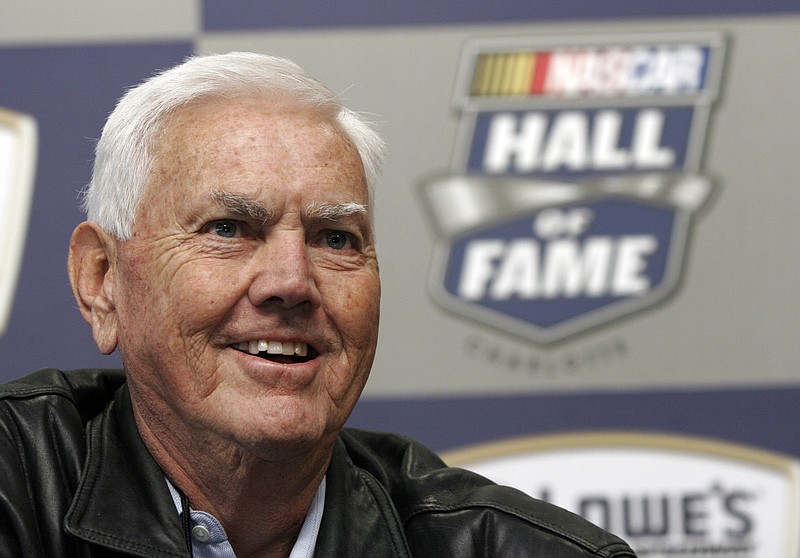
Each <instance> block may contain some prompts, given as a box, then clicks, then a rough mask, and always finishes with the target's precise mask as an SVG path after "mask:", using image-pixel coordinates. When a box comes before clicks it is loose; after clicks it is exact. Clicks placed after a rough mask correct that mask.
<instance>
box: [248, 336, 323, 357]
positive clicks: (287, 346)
mask: <svg viewBox="0 0 800 558" xmlns="http://www.w3.org/2000/svg"><path fill="white" fill-rule="evenodd" d="M235 347H236V348H237V349H239V350H240V351H246V352H248V353H250V354H251V355H257V354H258V353H260V352H266V353H269V354H271V355H286V356H291V355H296V356H300V357H304V356H308V344H307V343H293V342H291V341H286V342H285V343H281V342H280V341H267V340H264V339H259V340H256V341H242V342H241V343H237V344H236V345H235Z"/></svg>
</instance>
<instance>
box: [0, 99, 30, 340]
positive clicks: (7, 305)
mask: <svg viewBox="0 0 800 558" xmlns="http://www.w3.org/2000/svg"><path fill="white" fill-rule="evenodd" d="M36 130H37V128H36V121H35V120H34V119H33V117H31V116H29V115H26V114H21V113H18V112H14V111H11V110H7V109H3V108H0V222H2V223H3V234H2V235H0V335H2V334H3V332H4V331H5V329H6V326H7V324H8V318H9V316H10V314H11V305H12V302H13V299H14V291H15V287H16V283H17V277H18V276H19V267H20V265H21V263H22V250H23V248H24V246H25V238H26V233H27V228H28V226H27V225H28V213H29V211H30V203H31V198H32V194H33V177H34V171H35V167H36V150H37V132H36Z"/></svg>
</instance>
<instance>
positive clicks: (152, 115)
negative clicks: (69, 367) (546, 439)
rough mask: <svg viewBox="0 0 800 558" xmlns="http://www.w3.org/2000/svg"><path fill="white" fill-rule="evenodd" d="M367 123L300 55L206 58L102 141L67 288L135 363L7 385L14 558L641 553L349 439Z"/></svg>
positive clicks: (377, 445) (165, 79)
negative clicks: (299, 62)
mask: <svg viewBox="0 0 800 558" xmlns="http://www.w3.org/2000/svg"><path fill="white" fill-rule="evenodd" d="M381 153H382V142H381V140H380V139H379V137H378V136H377V135H376V134H375V133H374V132H373V131H372V129H371V128H370V127H369V126H368V125H367V124H366V123H364V122H363V121H362V120H361V119H360V118H359V117H358V116H356V115H355V114H354V113H352V112H351V111H349V110H347V109H345V108H343V107H342V106H341V104H340V103H339V101H338V100H337V98H336V97H335V96H334V95H332V94H331V93H330V92H329V91H328V90H327V89H325V88H324V87H323V86H321V85H320V84H319V83H318V82H317V81H315V80H314V79H312V78H311V77H309V76H308V75H307V74H306V73H305V72H304V71H303V70H301V69H300V68H298V67H297V66H296V65H294V64H293V63H291V62H289V61H286V60H283V59H279V58H274V57H269V56H263V55H256V54H247V53H231V54H227V55H218V56H208V57H196V58H193V59H190V60H188V61H187V62H185V63H184V64H181V65H180V66H178V67H176V68H173V69H172V70H168V71H166V72H164V73H162V74H160V75H158V76H156V77H154V78H152V79H150V80H148V81H146V82H145V83H143V84H142V85H140V86H139V87H137V88H134V89H132V90H131V91H129V92H128V93H127V94H126V95H125V96H124V97H123V98H122V100H121V101H120V103H119V105H118V106H117V108H116V109H115V111H114V113H113V114H112V115H111V116H110V118H109V120H108V122H107V124H106V127H105V129H104V130H103V135H102V137H101V139H100V141H99V143H98V146H97V158H96V162H95V168H94V175H93V177H92V182H91V184H90V186H89V188H88V189H87V192H86V208H87V212H88V220H87V221H86V222H84V223H82V224H80V225H79V226H78V227H77V228H76V230H75V232H74V234H73V237H72V241H71V244H70V254H69V276H70V281H71V284H72V286H73V291H74V293H75V298H76V300H77V303H78V307H79V309H80V311H81V313H82V314H83V317H84V318H85V319H86V321H87V322H88V323H89V325H90V326H91V329H92V333H93V335H94V340H95V342H96V344H97V346H98V347H99V349H100V351H102V352H103V353H111V352H112V351H114V350H116V349H119V351H120V355H121V357H122V361H123V363H124V366H125V371H124V373H123V372H122V371H110V370H80V371H72V372H61V371H58V370H54V369H48V370H42V371H39V372H36V373H34V374H32V375H30V376H28V377H26V378H23V379H21V380H18V381H16V382H12V383H11V384H9V385H7V386H4V387H3V388H2V391H0V470H2V478H0V555H2V556H20V557H23V556H24V557H26V558H31V557H78V556H81V557H83V556H86V557H88V556H162V557H168V556H169V557H177V556H192V555H193V556H195V557H198V556H220V557H222V556H234V555H235V556H239V557H240V558H241V557H250V556H265V557H266V556H270V557H272V556H281V557H286V556H290V557H293V558H294V557H304V556H309V557H310V556H331V557H346V556H347V557H349V556H365V557H366V556H368V557H390V556H391V557H401V556H431V557H436V558H442V557H450V556H453V557H478V556H481V557H483V556H538V557H542V558H558V557H564V558H566V557H581V556H604V557H631V556H633V553H632V552H631V550H630V549H629V548H628V547H627V546H626V545H625V543H623V542H622V541H620V540H619V539H617V538H616V537H614V536H612V535H609V534H607V533H605V532H603V531H601V530H600V529H598V528H596V527H594V526H592V525H590V524H588V523H587V522H585V521H583V520H582V519H580V518H578V517H576V516H574V515H572V514H569V513H567V512H565V511H563V510H560V509H558V508H555V507H553V506H550V505H548V504H545V503H543V502H538V501H535V500H533V499H530V498H528V497H526V496H524V495H522V494H521V493H519V492H517V491H514V490H512V489H508V488H503V487H499V486H495V485H493V484H491V483H490V482H488V481H486V480H485V479H482V478H480V477H477V476H475V475H472V474H470V473H467V472H464V471H460V470H456V469H448V468H446V467H445V466H444V465H443V464H442V463H441V462H440V461H439V460H438V458H437V457H436V456H435V455H434V454H433V453H431V452H430V451H428V450H426V449H425V448H423V447H421V446H420V445H418V444H416V443H414V442H412V441H410V440H407V439H403V438H399V437H395V436H388V435H381V434H375V433H368V432H361V431H349V430H347V429H344V430H343V425H344V423H345V421H346V419H347V417H348V415H349V414H350V411H351V410H352V408H353V406H354V405H355V403H356V401H357V399H358V397H359V395H360V393H361V390H362V388H363V387H364V384H365V382H366V381H367V377H368V375H369V371H370V367H371V365H372V360H373V356H374V354H375V346H376V342H377V331H378V314H379V298H380V282H379V276H378V262H377V259H376V253H375V242H374V237H373V230H372V222H371V208H372V196H371V188H372V184H373V183H374V181H375V178H376V174H377V172H378V167H379V165H380V161H381V158H382V155H381Z"/></svg>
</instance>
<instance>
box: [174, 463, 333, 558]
mask: <svg viewBox="0 0 800 558" xmlns="http://www.w3.org/2000/svg"><path fill="white" fill-rule="evenodd" d="M164 479H165V480H166V481H167V487H168V488H169V493H170V495H171V496H172V501H173V503H174V504H175V509H176V510H177V511H178V515H180V514H182V513H183V504H182V503H181V494H180V492H179V491H178V489H177V488H175V485H173V484H172V482H170V480H169V479H168V478H166V477H164ZM324 509H325V477H322V482H320V483H319V487H317V492H316V493H315V494H314V498H313V499H312V500H311V505H310V506H309V508H308V513H306V518H305V521H304V522H303V526H302V527H301V528H300V534H299V535H298V536H297V540H296V541H295V543H294V547H293V548H292V552H291V553H290V554H289V558H312V557H313V556H314V548H315V547H316V545H317V535H318V534H319V526H320V524H321V523H322V512H323V510H324ZM201 516H202V517H201ZM189 517H190V518H191V520H192V523H193V524H194V523H197V522H198V521H199V520H202V521H203V522H205V523H208V522H209V521H212V522H213V523H215V524H216V526H218V528H219V531H218V532H221V533H223V534H224V533H225V531H224V529H223V528H222V525H221V524H220V523H219V521H218V520H217V519H216V518H215V517H214V516H212V515H210V514H208V513H205V512H198V511H196V510H193V509H191V508H189ZM226 539H227V536H226ZM192 545H193V546H195V542H194V540H193V541H192Z"/></svg>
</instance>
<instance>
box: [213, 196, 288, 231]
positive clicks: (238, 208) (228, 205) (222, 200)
mask: <svg viewBox="0 0 800 558" xmlns="http://www.w3.org/2000/svg"><path fill="white" fill-rule="evenodd" d="M209 195H210V196H211V199H212V200H214V201H215V202H216V203H218V204H220V205H221V206H222V207H224V208H225V209H227V210H228V211H230V212H231V213H235V214H236V215H242V216H244V217H249V218H250V219H254V220H256V221H261V222H262V223H266V222H267V221H269V220H270V219H271V218H272V216H273V211H272V210H271V209H270V208H268V207H266V206H265V205H263V204H261V203H259V202H257V201H255V200H253V199H251V198H248V197H247V196H243V195H241V194H234V193H233V192H227V191H225V190H211V193H210V194H209Z"/></svg>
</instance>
